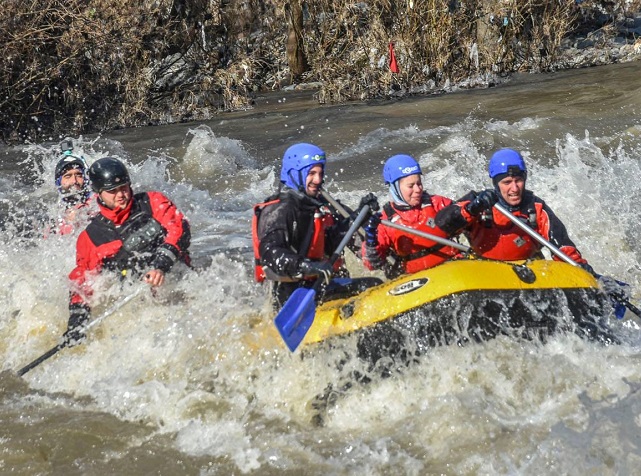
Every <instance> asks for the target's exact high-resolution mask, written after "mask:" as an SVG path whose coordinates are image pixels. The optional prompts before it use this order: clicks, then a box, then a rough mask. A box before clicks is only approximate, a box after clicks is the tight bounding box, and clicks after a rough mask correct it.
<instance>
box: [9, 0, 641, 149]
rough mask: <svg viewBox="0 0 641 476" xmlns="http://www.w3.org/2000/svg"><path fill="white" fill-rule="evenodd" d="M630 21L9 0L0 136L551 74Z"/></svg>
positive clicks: (493, 11) (545, 12) (396, 8)
mask: <svg viewBox="0 0 641 476" xmlns="http://www.w3.org/2000/svg"><path fill="white" fill-rule="evenodd" d="M640 9H641V0H632V2H628V3H610V2H606V1H605V0H603V1H601V0H596V1H595V0H588V1H584V2H581V3H579V4H577V3H576V0H553V1H543V0H471V1H469V2H462V1H461V0H449V1H437V0H403V1H393V0H373V1H367V2H353V1H347V0H336V1H331V0H308V1H300V0H292V1H285V0H273V1H265V0H144V1H142V2H132V1H127V0H65V1H62V0H9V1H8V2H5V3H4V4H3V8H2V9H0V42H1V44H2V45H3V47H4V54H3V55H2V57H0V111H2V114H0V132H1V133H2V138H3V139H4V140H5V141H25V140H41V139H43V138H48V136H50V135H51V134H52V133H54V132H55V131H59V134H60V135H67V134H73V133H86V132H94V131H99V130H105V129H114V128H119V127H132V126H137V125H144V124H158V123H167V122H176V121H182V120H194V119H206V118H208V117H211V116H212V115H213V114H215V113H216V112H218V111H228V110H237V109H242V108H246V107H249V106H250V104H251V96H252V94H254V93H255V92H257V91H260V90H264V89H277V88H279V87H281V86H283V85H285V84H288V83H290V82H291V81H308V82H310V81H318V82H320V83H321V85H322V86H321V88H320V90H319V92H318V99H319V101H320V102H341V101H347V100H353V99H360V100H363V99H368V98H376V97H386V96H389V95H390V94H405V93H425V92H431V91H435V90H439V89H447V87H448V85H451V84H467V85H468V86H470V87H473V86H475V85H487V84H488V83H491V82H492V81H493V79H492V78H495V77H497V76H501V75H507V74H510V73H512V72H514V71H546V70H549V69H552V68H554V67H555V61H556V58H557V55H558V53H559V48H560V45H561V41H562V40H563V38H564V37H566V36H567V35H568V34H570V33H572V32H575V31H578V30H581V29H583V30H590V29H595V28H601V29H603V31H606V29H607V28H608V26H609V25H610V26H611V25H614V24H615V23H616V22H617V21H620V20H621V19H622V18H625V16H626V15H629V12H636V11H639V10H640ZM390 42H392V43H394V50H395V53H396V58H397V60H398V64H399V67H400V72H399V73H398V74H392V73H391V72H390V70H389V67H388V62H389V55H388V45H389V43H390ZM294 62H295V63H296V64H294ZM51 138H52V139H57V137H51Z"/></svg>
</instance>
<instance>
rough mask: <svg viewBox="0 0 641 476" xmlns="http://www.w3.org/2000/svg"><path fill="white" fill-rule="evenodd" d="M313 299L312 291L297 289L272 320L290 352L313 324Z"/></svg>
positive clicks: (314, 309) (314, 293)
mask: <svg viewBox="0 0 641 476" xmlns="http://www.w3.org/2000/svg"><path fill="white" fill-rule="evenodd" d="M315 298H316V291H315V290H314V289H306V288H298V289H297V290H296V291H294V292H293V293H292V295H291V296H290V297H289V299H288V300H287V302H286V303H285V305H284V306H283V308H282V309H281V310H280V312H279V313H278V315H277V316H276V317H275V318H274V324H275V325H276V328H277V329H278V332H280V335H281V337H282V338H283V340H284V341H285V344H287V347H288V348H289V350H291V351H292V352H294V351H295V350H296V348H297V347H298V345H299V344H300V343H301V342H302V341H303V339H304V338H305V334H307V331H308V330H309V328H310V327H311V326H312V323H313V322H314V314H316V302H315Z"/></svg>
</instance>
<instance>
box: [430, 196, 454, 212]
mask: <svg viewBox="0 0 641 476" xmlns="http://www.w3.org/2000/svg"><path fill="white" fill-rule="evenodd" d="M431 199H432V206H433V207H434V211H435V212H439V211H441V210H442V209H443V208H445V207H447V206H449V205H451V204H452V200H450V199H449V198H447V197H443V196H441V195H432V196H431Z"/></svg>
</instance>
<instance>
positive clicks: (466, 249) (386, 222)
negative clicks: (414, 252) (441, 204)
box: [381, 220, 472, 253]
mask: <svg viewBox="0 0 641 476" xmlns="http://www.w3.org/2000/svg"><path fill="white" fill-rule="evenodd" d="M381 223H382V224H383V225H385V226H389V227H390V228H396V229H397V230H400V231H404V232H406V233H411V234H413V235H416V236H420V237H421V238H425V239H427V240H432V241H434V242H435V243H438V244H440V245H444V246H450V247H452V248H456V249H457V250H461V251H463V252H465V253H470V252H471V251H472V250H471V249H470V247H469V246H465V245H462V244H461V243H457V242H456V241H452V240H448V239H447V238H442V237H440V236H436V235H432V234H431V233H426V232H424V231H420V230H415V229H414V228H410V227H409V226H404V225H399V224H398V223H394V222H392V221H389V220H381Z"/></svg>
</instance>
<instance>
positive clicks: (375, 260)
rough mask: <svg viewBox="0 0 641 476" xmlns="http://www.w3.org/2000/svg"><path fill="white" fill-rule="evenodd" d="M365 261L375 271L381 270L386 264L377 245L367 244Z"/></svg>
mask: <svg viewBox="0 0 641 476" xmlns="http://www.w3.org/2000/svg"><path fill="white" fill-rule="evenodd" d="M365 259H366V260H367V261H368V262H369V264H370V265H371V266H372V268H374V269H381V268H382V267H383V264H385V263H384V262H383V260H382V259H381V257H380V255H379V254H378V250H377V249H376V245H370V244H369V243H367V242H365Z"/></svg>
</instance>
